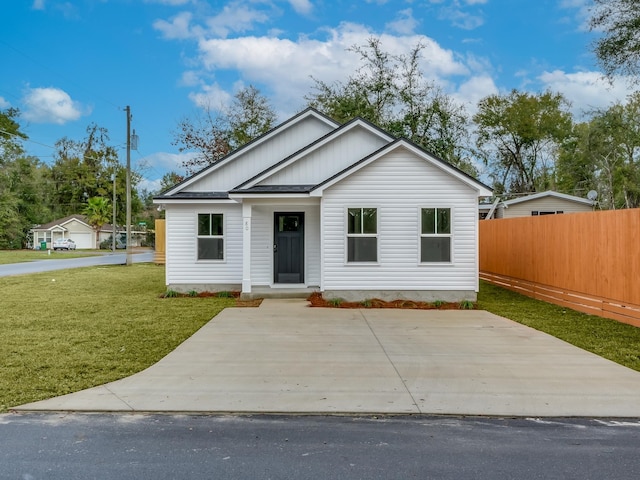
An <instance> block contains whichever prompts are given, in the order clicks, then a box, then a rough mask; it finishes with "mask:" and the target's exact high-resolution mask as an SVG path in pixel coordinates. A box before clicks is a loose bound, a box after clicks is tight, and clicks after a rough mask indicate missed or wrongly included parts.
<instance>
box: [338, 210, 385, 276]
mask: <svg viewBox="0 0 640 480" xmlns="http://www.w3.org/2000/svg"><path fill="white" fill-rule="evenodd" d="M354 209H360V210H361V211H362V210H365V209H374V210H375V211H376V233H349V210H354ZM344 219H345V229H344V230H345V236H344V263H345V265H378V264H379V262H380V260H379V259H380V208H379V207H378V206H371V205H369V206H366V207H360V206H353V207H352V206H347V207H345V211H344ZM362 222H364V215H362ZM360 227H361V230H364V223H361V225H360ZM349 238H375V239H376V259H375V260H365V261H349Z"/></svg>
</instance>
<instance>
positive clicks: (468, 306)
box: [460, 300, 475, 310]
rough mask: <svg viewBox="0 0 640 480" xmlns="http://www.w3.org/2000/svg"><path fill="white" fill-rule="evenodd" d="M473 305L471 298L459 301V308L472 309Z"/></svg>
mask: <svg viewBox="0 0 640 480" xmlns="http://www.w3.org/2000/svg"><path fill="white" fill-rule="evenodd" d="M474 308H475V305H474V304H473V302H472V301H471V300H463V301H462V302H460V310H473V309H474Z"/></svg>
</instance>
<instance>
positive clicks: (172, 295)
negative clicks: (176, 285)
mask: <svg viewBox="0 0 640 480" xmlns="http://www.w3.org/2000/svg"><path fill="white" fill-rule="evenodd" d="M177 296H178V292H176V291H175V290H167V291H166V292H164V298H176V297H177Z"/></svg>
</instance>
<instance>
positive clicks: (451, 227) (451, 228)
mask: <svg viewBox="0 0 640 480" xmlns="http://www.w3.org/2000/svg"><path fill="white" fill-rule="evenodd" d="M426 209H435V211H436V213H435V215H436V219H435V220H436V233H422V211H423V210H426ZM444 209H448V210H449V233H437V220H438V210H444ZM454 216H455V212H454V207H451V206H444V205H441V206H432V205H428V206H420V207H418V264H419V265H453V264H454V256H453V252H454V248H453V246H454V235H453V232H454V221H453V220H454ZM423 238H449V239H450V240H449V261H446V262H427V261H423V260H422V239H423Z"/></svg>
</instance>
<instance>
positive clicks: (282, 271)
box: [273, 212, 304, 283]
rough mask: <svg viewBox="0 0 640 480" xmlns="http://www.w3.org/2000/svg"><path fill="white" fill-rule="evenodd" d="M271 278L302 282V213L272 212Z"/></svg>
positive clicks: (275, 280)
mask: <svg viewBox="0 0 640 480" xmlns="http://www.w3.org/2000/svg"><path fill="white" fill-rule="evenodd" d="M274 220H275V224H274V230H273V231H274V239H273V280H274V282H275V283H304V213H302V212H297V213H296V212H294V213H288V212H287V213H283V212H276V213H275V214H274Z"/></svg>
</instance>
